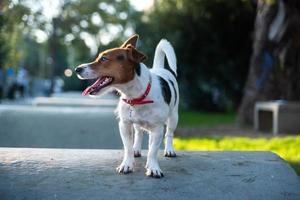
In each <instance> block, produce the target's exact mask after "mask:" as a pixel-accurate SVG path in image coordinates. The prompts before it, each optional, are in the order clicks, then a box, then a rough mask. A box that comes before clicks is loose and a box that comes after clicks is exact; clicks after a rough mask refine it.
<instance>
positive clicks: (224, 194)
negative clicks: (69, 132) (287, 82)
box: [0, 148, 300, 200]
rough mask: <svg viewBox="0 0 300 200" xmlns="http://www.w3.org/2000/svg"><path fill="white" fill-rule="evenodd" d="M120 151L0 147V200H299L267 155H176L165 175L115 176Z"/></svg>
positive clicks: (164, 163) (283, 168)
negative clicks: (160, 177)
mask: <svg viewBox="0 0 300 200" xmlns="http://www.w3.org/2000/svg"><path fill="white" fill-rule="evenodd" d="M122 154H123V152H122V151H121V150H76V149H73V150H71V149H22V148H0V180H1V181H0V199H1V200H6V199H9V200H14V199H22V200H23V199H30V200H32V199H62V200H69V199H70V200H71V199H72V200H73V199H122V200H123V199H124V200H127V199H128V200H135V199H137V200H144V199H149V200H150V199H151V200H154V199H164V200H167V199H172V200H175V199H189V200H192V199H212V200H218V199H222V200H227V199H228V200H229V199H230V200H235V199H243V200H247V199H249V200H253V199H254V200H256V199H257V200H258V199H266V200H269V199H270V200H277V199H278V200H279V199H292V200H297V199H300V182H299V177H298V176H297V175H296V173H295V172H294V171H293V169H292V168H291V167H290V166H289V165H288V164H287V163H286V162H285V161H283V160H282V159H281V158H279V157H278V156H277V155H275V154H272V153H270V152H188V151H179V152H177V155H178V157H176V158H165V157H163V156H162V154H163V152H160V156H159V160H160V165H161V168H162V170H163V171H164V175H165V177H164V178H162V179H155V178H149V177H146V176H145V175H144V173H145V169H144V165H145V155H146V152H145V151H143V152H142V157H141V158H136V159H135V171H134V173H131V174H128V175H118V174H117V173H116V172H115V168H116V167H117V165H118V164H120V162H121V159H122Z"/></svg>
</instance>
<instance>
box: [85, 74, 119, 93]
mask: <svg viewBox="0 0 300 200" xmlns="http://www.w3.org/2000/svg"><path fill="white" fill-rule="evenodd" d="M113 80H114V79H113V78H112V77H109V76H102V77H100V78H98V79H97V80H96V82H95V83H94V84H93V85H91V86H89V87H87V88H86V89H85V90H84V91H83V92H82V95H84V96H86V95H89V94H90V95H94V94H96V93H97V92H99V91H100V90H101V89H102V88H105V87H106V86H108V85H110V84H111V83H112V82H113Z"/></svg>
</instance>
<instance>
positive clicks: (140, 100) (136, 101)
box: [122, 77, 154, 106]
mask: <svg viewBox="0 0 300 200" xmlns="http://www.w3.org/2000/svg"><path fill="white" fill-rule="evenodd" d="M150 89H151V77H150V81H149V83H148V85H147V88H146V90H145V92H144V94H142V95H141V96H140V97H138V98H135V99H122V100H123V101H124V102H125V103H127V104H129V105H131V106H134V105H142V104H148V103H153V102H154V101H152V100H145V98H146V97H147V96H148V94H149V92H150Z"/></svg>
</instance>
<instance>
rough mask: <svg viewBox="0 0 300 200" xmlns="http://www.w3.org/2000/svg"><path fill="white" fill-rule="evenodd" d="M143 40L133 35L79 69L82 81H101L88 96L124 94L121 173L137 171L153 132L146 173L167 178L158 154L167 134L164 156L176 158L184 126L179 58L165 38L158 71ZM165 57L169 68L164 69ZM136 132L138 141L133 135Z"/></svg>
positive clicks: (119, 110) (157, 53)
mask: <svg viewBox="0 0 300 200" xmlns="http://www.w3.org/2000/svg"><path fill="white" fill-rule="evenodd" d="M138 38H139V36H138V35H133V36H132V37H130V38H129V39H128V40H127V41H125V42H124V43H123V44H122V45H121V46H120V47H117V48H113V49H108V50H106V51H104V52H101V53H99V55H98V57H97V58H96V59H95V61H93V62H91V63H86V64H81V65H79V66H78V67H76V68H75V72H76V74H77V76H78V77H79V78H80V79H97V80H96V82H95V83H94V84H93V85H91V86H89V87H87V88H86V89H85V90H84V91H83V95H100V94H103V93H104V92H106V91H109V90H111V89H115V90H117V91H118V92H119V94H120V101H119V103H118V106H117V109H116V114H117V117H118V119H119V130H120V135H121V138H122V142H123V145H124V158H123V161H122V163H121V164H120V166H119V167H117V169H116V170H117V172H118V173H120V174H127V173H130V172H133V166H134V157H140V156H141V146H142V137H143V132H144V131H147V132H148V133H149V144H148V145H149V150H148V155H147V162H146V166H145V168H146V175H147V176H150V177H155V178H161V177H163V176H164V175H163V172H162V170H161V169H160V167H159V164H158V159H157V154H158V150H159V148H160V145H161V142H162V140H163V137H164V135H165V149H164V155H165V156H166V157H176V153H175V151H174V148H173V135H174V131H175V129H176V127H177V123H178V104H179V90H178V84H177V81H176V76H177V72H176V71H177V66H176V62H177V61H176V56H175V52H174V49H173V47H172V45H171V44H170V43H169V42H168V41H167V40H165V39H162V40H161V41H160V42H159V44H158V45H157V47H156V50H155V55H154V62H153V67H152V68H151V69H149V68H147V67H146V65H145V64H143V61H145V60H146V59H147V56H146V55H145V54H144V53H142V52H140V51H139V50H137V48H136V44H137V41H138ZM165 57H166V58H167V61H168V64H169V66H168V67H165V66H164V61H165ZM133 134H134V137H133Z"/></svg>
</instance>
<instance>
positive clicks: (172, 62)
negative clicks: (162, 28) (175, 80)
mask: <svg viewBox="0 0 300 200" xmlns="http://www.w3.org/2000/svg"><path fill="white" fill-rule="evenodd" d="M165 56H166V57H167V60H168V64H169V66H170V68H171V69H170V70H172V71H173V72H174V73H175V76H177V64H176V55H175V52H174V49H173V47H172V45H171V44H170V43H169V42H168V41H167V40H165V39H162V40H161V41H160V42H159V43H158V45H157V47H156V49H155V54H154V61H153V68H165V66H164V63H165ZM167 69H168V68H167ZM172 71H171V73H172Z"/></svg>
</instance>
